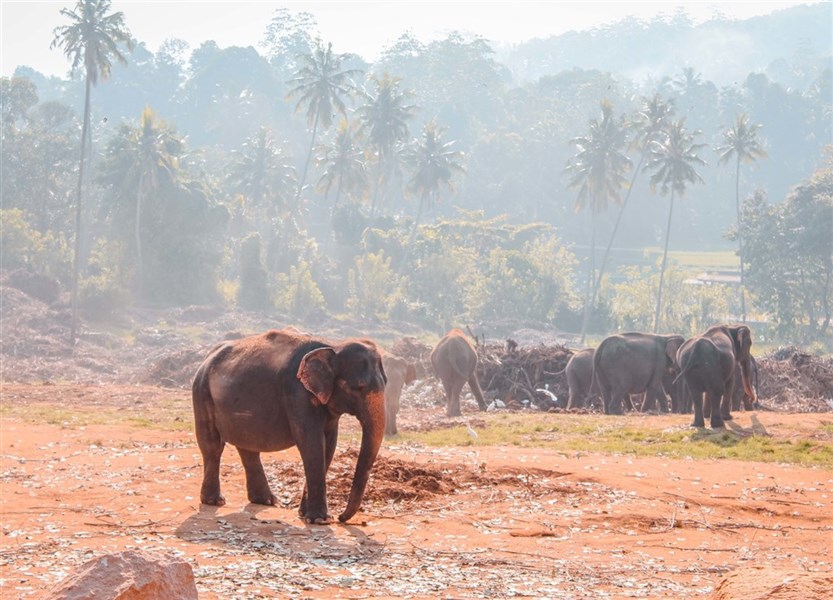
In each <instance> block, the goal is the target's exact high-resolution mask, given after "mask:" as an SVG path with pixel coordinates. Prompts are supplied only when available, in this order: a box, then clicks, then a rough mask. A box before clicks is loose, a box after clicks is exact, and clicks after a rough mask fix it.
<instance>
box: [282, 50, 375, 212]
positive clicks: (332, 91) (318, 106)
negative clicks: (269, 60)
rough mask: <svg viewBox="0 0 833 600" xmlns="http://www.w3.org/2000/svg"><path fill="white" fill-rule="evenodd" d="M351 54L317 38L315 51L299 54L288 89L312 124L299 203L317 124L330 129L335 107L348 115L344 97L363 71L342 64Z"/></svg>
mask: <svg viewBox="0 0 833 600" xmlns="http://www.w3.org/2000/svg"><path fill="white" fill-rule="evenodd" d="M350 56H351V55H350V54H333V45H332V43H330V44H328V45H327V48H326V50H325V49H324V48H323V46H322V45H321V43H320V42H318V43H317V44H316V47H315V49H314V50H313V51H312V53H310V54H302V55H301V56H300V57H299V59H300V61H301V64H302V66H301V67H300V68H299V69H298V70H297V71H296V72H295V76H294V77H293V78H292V79H291V80H290V81H289V84H290V85H293V86H294V87H293V88H292V89H291V90H289V94H288V96H289V97H290V98H295V97H297V98H298V103H297V104H296V105H295V110H296V111H298V110H301V109H302V108H303V107H306V111H307V124H308V125H309V126H310V127H311V128H312V136H311V139H310V144H309V152H307V159H306V161H305V162H304V170H303V171H302V172H301V178H300V179H299V180H298V191H297V193H296V198H295V200H296V203H299V204H300V199H301V190H302V189H303V187H304V184H305V183H306V179H307V171H308V169H309V163H310V159H311V158H312V153H313V149H314V148H315V137H316V135H317V134H318V127H319V126H321V127H323V128H324V129H325V130H326V129H329V127H330V125H332V122H333V116H334V115H335V113H336V111H338V112H339V113H340V114H341V115H342V116H343V117H345V118H346V117H347V107H346V106H345V104H344V100H345V98H349V97H351V96H352V95H353V94H355V93H356V92H357V89H356V86H355V84H354V83H353V81H352V77H353V76H354V75H358V74H360V73H361V71H360V70H358V69H344V70H342V68H341V63H342V62H344V60H346V59H347V58H349V57H350Z"/></svg>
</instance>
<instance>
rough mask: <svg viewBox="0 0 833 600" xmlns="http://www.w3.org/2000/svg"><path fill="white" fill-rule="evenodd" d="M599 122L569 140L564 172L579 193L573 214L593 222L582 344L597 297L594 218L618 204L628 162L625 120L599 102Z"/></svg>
mask: <svg viewBox="0 0 833 600" xmlns="http://www.w3.org/2000/svg"><path fill="white" fill-rule="evenodd" d="M601 109H602V115H601V119H591V120H590V129H589V131H588V133H587V135H584V136H581V137H577V138H574V139H572V140H571V143H573V144H575V145H576V147H577V148H578V152H576V154H574V155H573V156H572V157H570V159H569V160H568V161H567V166H566V168H565V171H566V172H567V173H570V175H571V177H570V183H569V185H570V187H571V188H577V189H578V197H577V198H576V207H575V208H576V212H579V211H581V210H583V209H584V208H587V207H589V208H590V219H591V221H592V225H591V233H590V273H589V275H588V277H587V287H586V296H585V306H584V318H583V319H582V326H581V341H582V343H584V339H585V336H586V334H587V327H588V324H589V321H590V313H591V311H592V307H593V303H594V301H595V297H596V286H597V285H598V284H596V282H595V274H596V216H597V215H598V213H600V212H602V211H604V210H607V206H608V202H610V201H613V202H619V201H620V195H621V192H622V188H624V187H625V185H627V180H626V179H625V173H626V172H627V171H628V169H630V167H631V160H630V159H629V158H628V157H627V156H626V155H625V153H624V150H625V146H626V145H627V128H626V126H625V119H624V116H620V117H618V118H617V117H615V116H614V115H613V106H612V105H611V103H610V102H608V101H607V100H602V102H601Z"/></svg>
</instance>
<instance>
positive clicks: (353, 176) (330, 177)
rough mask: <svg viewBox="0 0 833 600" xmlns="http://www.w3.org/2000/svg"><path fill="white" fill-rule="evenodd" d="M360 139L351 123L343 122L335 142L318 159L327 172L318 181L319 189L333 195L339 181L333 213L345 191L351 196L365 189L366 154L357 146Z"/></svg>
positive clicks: (322, 149) (325, 148) (323, 148)
mask: <svg viewBox="0 0 833 600" xmlns="http://www.w3.org/2000/svg"><path fill="white" fill-rule="evenodd" d="M357 137H358V135H357V133H356V132H355V131H354V128H352V127H350V125H349V124H348V123H347V120H342V121H341V123H340V124H339V126H338V131H337V132H336V136H335V139H334V140H333V143H332V144H331V145H327V146H323V147H322V148H321V150H320V154H319V156H318V158H317V163H318V165H319V166H320V167H322V169H323V173H322V174H321V177H320V178H319V179H318V187H319V188H320V189H322V190H323V191H324V194H325V196H326V195H327V194H329V193H330V188H332V186H333V184H334V183H336V181H337V182H338V185H337V187H336V197H335V200H334V201H333V208H332V210H333V211H335V210H336V209H337V208H338V201H339V199H340V198H341V192H342V190H346V191H347V192H348V193H349V192H350V191H352V190H356V189H361V188H362V187H364V185H365V183H366V180H367V178H366V174H365V162H364V152H363V151H362V149H361V148H359V147H358V145H357V144H356V139H357Z"/></svg>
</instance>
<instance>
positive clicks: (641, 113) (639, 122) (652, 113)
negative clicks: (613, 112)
mask: <svg viewBox="0 0 833 600" xmlns="http://www.w3.org/2000/svg"><path fill="white" fill-rule="evenodd" d="M641 104H642V106H641V107H640V109H639V110H638V111H637V113H636V114H635V115H634V116H633V117H632V118H631V120H630V123H629V124H628V128H629V129H630V131H631V132H632V137H631V143H630V149H631V150H637V151H638V152H639V162H637V163H636V167H635V168H634V169H633V174H632V175H631V180H630V183H629V184H628V185H627V187H626V188H625V189H626V190H627V191H626V192H625V199H624V200H622V203H621V204H620V205H619V214H618V215H616V223H614V225H613V231H612V232H611V233H610V239H609V240H608V242H607V247H606V248H605V251H604V255H603V256H602V263H601V265H600V266H599V274H598V275H597V276H596V285H595V288H594V289H595V293H594V297H593V299H592V302H591V306H595V304H596V297H595V296H596V295H597V294H598V293H599V286H600V285H601V283H602V276H603V275H604V272H605V267H606V266H607V259H608V258H609V257H610V249H611V248H612V247H613V241H614V239H616V233H617V232H618V231H619V225H620V224H621V222H622V215H623V214H624V213H625V208H626V207H627V206H628V201H629V200H630V198H631V192H632V191H633V187H634V184H635V183H636V178H637V176H638V175H639V173H640V172H641V170H642V166H643V164H644V163H645V159H646V157H647V156H648V155H649V154H650V144H651V142H652V141H654V140H656V139H659V137H660V136H661V135H663V132H664V131H665V129H666V128H667V127H668V124H669V122H670V120H671V118H672V117H673V115H674V100H673V99H669V100H663V98H662V97H661V96H660V95H659V94H654V96H653V97H652V98H647V97H643V98H642V101H641Z"/></svg>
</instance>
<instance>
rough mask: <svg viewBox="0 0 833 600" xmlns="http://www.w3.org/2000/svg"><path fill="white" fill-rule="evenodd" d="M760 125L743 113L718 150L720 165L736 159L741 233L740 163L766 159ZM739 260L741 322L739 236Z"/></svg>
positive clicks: (743, 301)
mask: <svg viewBox="0 0 833 600" xmlns="http://www.w3.org/2000/svg"><path fill="white" fill-rule="evenodd" d="M760 127H761V125H760V124H751V123H749V117H747V116H746V115H745V114H743V113H741V114H739V115H738V116H737V120H736V121H735V125H734V127H731V128H729V129H728V130H727V131H725V132H724V133H723V145H722V146H720V147H718V148H716V149H715V151H716V152H717V153H718V155H719V158H718V161H717V162H718V164H723V163H726V162H729V160H730V159H731V158H732V156H734V157H735V211H736V214H737V219H738V224H737V228H738V231H740V163H742V162H747V163H751V162H755V161H756V160H757V159H759V158H766V156H767V154H766V151H765V150H764V149H763V148H762V147H761V143H760V141H759V140H758V135H757V133H756V132H757V131H758V129H759V128H760ZM738 259H739V260H740V307H741V321H744V322H745V321H746V296H745V294H744V287H743V285H744V284H743V240H742V239H741V237H740V235H738Z"/></svg>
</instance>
